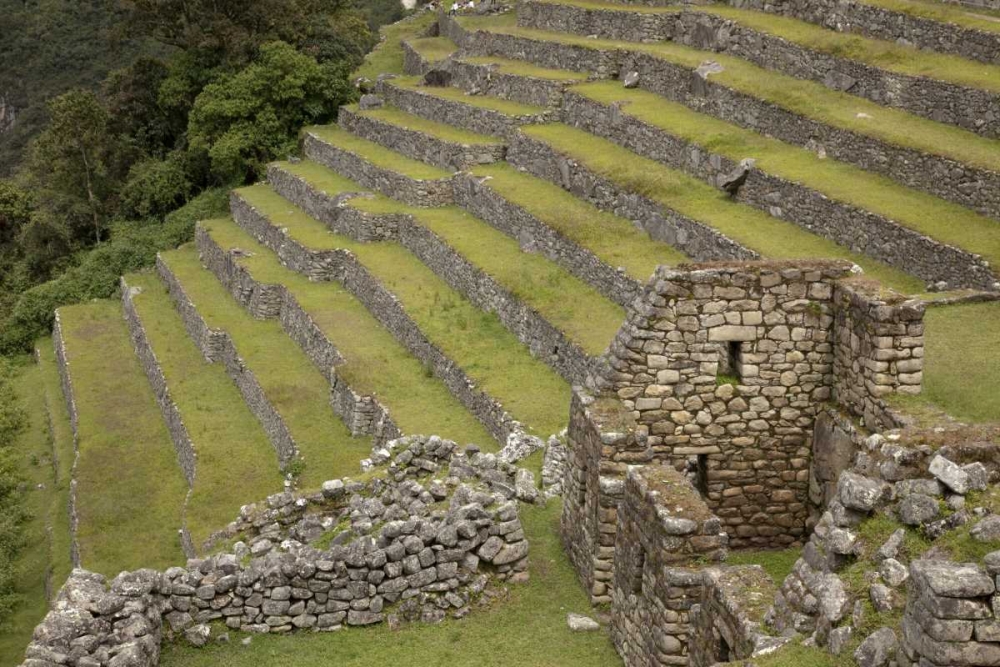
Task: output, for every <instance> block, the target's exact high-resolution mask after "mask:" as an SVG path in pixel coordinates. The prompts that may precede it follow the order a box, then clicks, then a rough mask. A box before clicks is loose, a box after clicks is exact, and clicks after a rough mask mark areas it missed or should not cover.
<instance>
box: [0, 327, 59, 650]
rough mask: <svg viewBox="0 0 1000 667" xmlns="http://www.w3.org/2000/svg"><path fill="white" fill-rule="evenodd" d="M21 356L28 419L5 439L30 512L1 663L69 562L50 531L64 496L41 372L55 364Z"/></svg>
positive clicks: (21, 398)
mask: <svg viewBox="0 0 1000 667" xmlns="http://www.w3.org/2000/svg"><path fill="white" fill-rule="evenodd" d="M49 344H50V345H51V342H50V343H49ZM23 362H24V363H23V365H20V364H19V366H20V367H19V368H18V370H17V371H16V373H17V374H16V377H15V379H14V381H13V387H14V391H15V393H16V394H17V402H18V404H19V405H20V407H21V409H22V410H24V413H25V415H26V417H27V423H26V424H25V426H24V428H23V429H22V430H21V432H20V433H19V434H18V435H17V437H16V439H15V440H14V442H12V443H5V444H6V445H8V446H9V447H10V448H11V451H13V452H15V461H16V464H17V466H18V468H19V470H20V471H21V474H22V476H23V478H24V480H25V482H26V484H25V492H24V496H23V501H22V502H23V507H24V509H25V510H27V511H28V512H29V518H28V521H27V522H26V523H25V524H24V526H23V530H24V532H23V537H24V540H25V542H24V545H23V546H22V547H21V549H20V551H19V552H18V554H17V557H16V559H15V560H14V562H13V563H12V566H13V568H14V572H15V573H16V579H15V584H14V592H15V593H16V594H17V595H19V596H20V597H21V600H20V602H19V603H18V605H17V606H16V607H15V608H14V609H13V611H12V612H11V613H10V614H9V615H7V616H6V617H5V618H4V624H3V626H2V627H0V666H2V667H14V666H15V665H18V664H20V662H21V658H22V657H23V655H24V649H25V647H26V646H27V645H28V642H29V641H30V640H31V633H32V631H33V630H34V628H35V625H36V624H37V623H38V622H39V621H41V620H42V617H44V616H45V613H46V612H47V611H48V604H47V600H46V581H47V580H48V577H49V572H50V570H51V569H52V568H53V567H54V566H57V567H58V569H59V570H60V571H64V570H66V568H67V566H68V563H69V548H68V540H61V543H62V544H64V545H67V548H66V550H65V551H63V552H56V551H55V550H54V549H53V546H54V545H53V544H52V542H51V540H50V537H49V531H48V526H49V525H51V524H53V523H54V521H55V519H56V516H55V513H56V512H58V511H59V510H61V511H62V514H63V515H65V514H66V512H67V509H66V505H62V506H61V507H59V506H58V504H57V502H56V501H57V499H58V498H60V497H62V498H65V494H62V493H60V489H59V486H58V485H57V483H56V472H55V466H56V462H55V461H54V460H53V456H52V454H53V447H52V444H53V443H52V438H51V434H50V430H49V426H48V415H47V412H46V404H45V403H46V392H45V386H44V377H43V376H44V374H45V373H46V372H48V371H54V370H55V369H54V368H52V367H50V368H42V367H41V366H39V365H36V364H33V363H30V361H28V360H27V359H26V358H25V359H24V360H23ZM54 530H55V528H53V531H54ZM63 563H65V564H66V565H64V564H63ZM52 581H53V584H54V586H55V587H58V586H60V585H61V584H62V580H58V581H57V580H56V578H55V577H53V579H52Z"/></svg>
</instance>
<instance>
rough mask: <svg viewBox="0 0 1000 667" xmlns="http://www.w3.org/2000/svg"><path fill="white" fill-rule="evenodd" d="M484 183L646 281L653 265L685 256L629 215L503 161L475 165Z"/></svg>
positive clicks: (632, 275)
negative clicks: (618, 213) (608, 209)
mask: <svg viewBox="0 0 1000 667" xmlns="http://www.w3.org/2000/svg"><path fill="white" fill-rule="evenodd" d="M473 173H474V174H475V175H476V176H480V177H488V178H489V180H488V181H486V185H487V186H488V187H490V188H491V189H492V190H494V191H496V192H497V193H498V194H499V195H500V196H502V197H503V198H505V199H507V200H508V201H509V202H510V203H512V204H515V205H517V206H519V207H521V208H523V209H524V210H526V211H527V212H529V213H531V214H532V215H533V216H535V217H536V218H538V219H539V220H541V221H542V222H544V223H545V224H546V225H548V226H549V227H552V228H553V229H554V230H556V231H557V232H559V233H560V234H562V235H563V236H565V237H566V238H568V239H570V240H571V241H574V242H575V243H577V244H578V245H580V246H582V247H584V248H586V249H587V250H590V251H591V252H592V253H594V254H595V255H596V256H597V257H598V258H600V259H601V260H602V261H603V262H605V263H606V264H609V265H610V266H614V267H616V268H617V267H621V268H623V269H625V273H627V274H628V275H629V276H631V277H632V278H635V279H636V280H640V281H646V280H648V279H649V276H651V275H652V273H653V271H654V270H655V269H656V267H657V265H659V264H676V263H679V262H682V261H684V259H685V256H684V255H683V254H682V253H680V252H678V251H677V249H676V248H674V247H673V246H670V245H668V244H666V243H663V242H661V241H653V240H650V238H649V235H647V234H646V233H645V232H643V231H642V230H640V229H638V228H637V227H636V226H635V225H633V224H632V223H631V222H630V221H629V220H626V219H625V218H620V217H618V216H616V215H612V214H611V213H607V212H605V211H602V210H600V209H598V208H597V207H595V206H593V205H591V204H588V203H587V202H585V201H583V200H582V199H580V198H579V197H576V196H575V195H573V194H571V193H569V192H566V191H565V190H563V189H562V188H560V187H559V186H558V185H554V184H552V183H549V182H548V181H544V180H542V179H540V178H536V177H534V176H531V175H530V174H525V173H522V172H519V171H517V170H516V169H514V168H513V167H512V166H510V165H509V164H496V165H489V166H484V167H476V168H475V169H474V170H473Z"/></svg>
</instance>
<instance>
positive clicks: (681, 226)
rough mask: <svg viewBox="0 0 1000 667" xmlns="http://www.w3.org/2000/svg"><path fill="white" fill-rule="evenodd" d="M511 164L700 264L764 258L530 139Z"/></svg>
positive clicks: (515, 145) (521, 141)
mask: <svg viewBox="0 0 1000 667" xmlns="http://www.w3.org/2000/svg"><path fill="white" fill-rule="evenodd" d="M507 160H508V161H509V162H510V163H511V164H513V165H514V166H515V167H517V168H519V169H523V170H525V171H527V172H528V173H530V174H532V175H534V176H537V177H539V178H543V179H545V180H547V181H549V182H551V183H555V184H556V185H559V186H561V187H562V188H564V189H565V190H568V191H569V192H572V193H573V194H575V195H576V196H578V197H580V198H581V199H584V200H585V201H588V202H590V203H591V204H593V205H594V206H596V207H598V208H600V209H603V210H606V211H610V212H612V213H614V214H615V215H617V216H619V217H622V218H626V219H628V220H632V221H633V222H634V223H635V224H636V225H637V226H639V227H640V228H641V229H643V230H644V231H645V232H646V233H647V234H649V236H650V238H653V239H655V240H657V241H663V242H664V243H668V244H670V245H672V246H674V247H675V248H677V249H678V250H680V251H681V252H683V253H684V254H686V255H688V256H689V257H691V258H693V259H695V260H698V261H711V260H720V259H746V260H753V259H759V257H760V256H759V255H758V254H757V253H756V252H755V251H753V250H750V249H749V248H746V247H744V246H743V245H741V244H740V243H738V242H736V241H734V240H732V239H730V238H729V237H727V236H725V235H724V234H722V233H720V232H718V231H716V230H715V229H713V228H711V227H708V226H706V225H703V224H701V223H700V222H698V221H696V220H692V219H691V218H688V217H687V216H684V215H682V214H680V213H678V212H676V211H674V210H672V209H669V208H667V207H665V206H663V205H661V204H658V203H657V202H654V201H653V200H652V199H650V198H648V197H645V196H643V195H639V194H636V193H633V192H629V191H627V190H626V189H625V188H622V187H621V186H619V185H618V184H616V183H613V182H612V181H610V180H608V179H606V178H604V177H602V176H600V175H598V174H596V173H594V172H592V171H590V170H589V169H587V167H586V166H585V165H582V164H580V163H579V162H577V161H576V160H573V159H572V158H570V157H568V156H566V155H563V154H561V153H559V152H558V151H556V150H555V149H553V148H552V147H551V146H549V145H548V144H546V143H544V142H542V141H538V140H535V139H532V138H531V137H528V136H527V135H524V134H519V135H517V136H515V137H514V138H513V139H512V140H511V143H510V147H509V149H508V152H507ZM619 303H623V305H626V304H627V302H621V301H620V302H619Z"/></svg>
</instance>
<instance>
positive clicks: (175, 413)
mask: <svg viewBox="0 0 1000 667" xmlns="http://www.w3.org/2000/svg"><path fill="white" fill-rule="evenodd" d="M119 289H120V290H121V300H122V311H123V312H124V313H125V323H126V324H127V325H128V330H129V333H130V334H131V337H132V344H133V346H134V347H135V354H136V356H137V357H138V358H139V364H140V365H141V366H142V370H143V371H144V372H145V374H146V379H148V380H149V386H150V387H152V389H153V393H154V394H155V395H156V402H157V404H158V405H159V406H160V413H161V414H162V415H163V421H164V422H165V423H166V425H167V430H168V431H170V439H171V440H173V442H174V449H175V450H177V462H178V463H179V464H180V467H181V470H182V471H183V472H184V478H185V479H186V480H187V483H188V486H189V487H190V486H193V485H194V477H195V461H196V458H195V452H194V443H192V442H191V436H190V434H189V433H188V430H187V427H186V426H184V420H183V419H182V418H181V413H180V410H178V409H177V404H176V403H174V399H173V397H171V395H170V387H168V386H167V378H166V377H165V376H164V375H163V368H162V367H161V366H160V361H159V359H157V358H156V353H155V352H154V351H153V348H152V346H150V344H149V340H148V339H147V338H146V329H145V327H143V325H142V318H141V317H140V316H139V313H138V312H137V311H136V309H135V303H134V302H133V298H134V297H135V295H136V294H137V293H138V292H139V291H141V290H139V288H136V287H129V285H128V282H126V280H125V276H122V277H121V278H120V279H119Z"/></svg>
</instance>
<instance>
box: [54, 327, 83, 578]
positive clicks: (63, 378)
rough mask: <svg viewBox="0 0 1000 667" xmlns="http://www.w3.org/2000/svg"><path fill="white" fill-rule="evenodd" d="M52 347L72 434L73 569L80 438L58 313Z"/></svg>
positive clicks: (77, 555) (75, 562)
mask: <svg viewBox="0 0 1000 667" xmlns="http://www.w3.org/2000/svg"><path fill="white" fill-rule="evenodd" d="M52 345H53V347H54V348H55V355H56V367H57V368H58V369H59V385H60V387H61V388H62V395H63V400H65V401H66V412H67V413H68V414H69V425H70V430H71V431H72V432H73V463H72V465H71V466H70V471H69V499H68V501H67V505H68V507H67V511H68V512H69V537H70V545H69V550H70V554H69V555H70V561H71V562H72V563H73V566H74V567H79V565H80V542H79V541H78V540H77V538H76V535H77V528H78V527H79V525H80V519H79V515H78V514H77V512H76V464H77V462H78V461H79V460H80V436H79V432H78V430H77V425H78V424H79V423H80V417H79V413H78V412H77V410H76V398H75V396H76V394H75V393H74V392H73V379H72V377H71V376H70V366H69V363H70V361H69V355H68V354H67V352H66V341H65V339H64V338H63V335H62V323H61V322H60V318H59V311H58V310H56V312H55V322H54V324H53V326H52Z"/></svg>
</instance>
